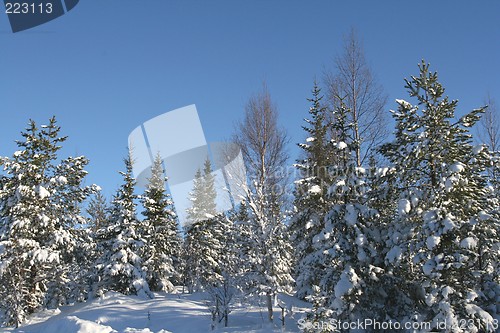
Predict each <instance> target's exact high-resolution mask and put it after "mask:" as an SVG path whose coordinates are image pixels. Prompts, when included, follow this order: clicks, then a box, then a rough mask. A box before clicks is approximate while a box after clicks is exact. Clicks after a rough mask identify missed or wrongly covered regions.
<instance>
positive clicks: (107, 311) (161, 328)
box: [0, 292, 308, 333]
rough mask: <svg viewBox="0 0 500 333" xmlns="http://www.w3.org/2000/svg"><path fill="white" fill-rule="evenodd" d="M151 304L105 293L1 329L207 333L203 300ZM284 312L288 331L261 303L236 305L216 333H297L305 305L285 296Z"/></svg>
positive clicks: (160, 297) (181, 297) (172, 298)
mask: <svg viewBox="0 0 500 333" xmlns="http://www.w3.org/2000/svg"><path fill="white" fill-rule="evenodd" d="M155 296H156V297H155V298H154V299H147V298H141V297H137V296H124V295H122V294H119V293H115V292H112V293H108V294H106V295H105V296H104V297H103V298H99V299H95V300H92V301H88V302H85V303H80V304H75V305H72V306H66V307H62V308H61V309H58V310H50V311H43V312H40V313H38V314H35V315H33V316H31V317H30V318H29V320H28V321H27V322H26V323H25V324H24V325H22V326H21V327H20V328H18V329H3V330H2V329H0V331H1V332H12V333H14V332H15V333H59V332H61V333H73V332H75V333H76V332H78V333H108V332H124V333H125V332H127V333H139V332H140V333H150V332H154V333H167V332H174V333H177V332H186V333H195V332H211V331H212V330H211V325H210V324H211V320H210V313H209V311H208V307H207V305H206V304H207V303H206V300H205V299H206V295H204V294H201V293H197V294H182V293H173V294H164V293H163V294H162V293H160V294H155ZM280 301H282V302H284V303H285V304H286V306H287V307H288V309H289V310H291V311H289V313H288V314H287V316H286V326H285V328H284V330H282V328H281V320H280V317H281V310H280V308H279V307H276V308H275V314H274V316H275V319H274V322H275V323H274V325H273V326H270V325H269V324H268V323H267V322H266V321H267V311H266V308H265V306H264V304H265V303H264V302H262V304H261V305H260V306H259V304H258V302H256V304H255V305H254V306H248V305H246V306H243V305H242V304H238V303H237V304H235V306H234V308H233V310H232V312H231V314H230V315H229V326H228V327H227V328H224V327H218V328H216V330H215V332H283V331H285V332H299V329H298V326H297V321H298V320H299V319H300V318H301V317H302V316H303V313H304V311H305V310H306V308H307V306H308V305H307V304H306V303H304V302H302V301H300V300H297V299H296V298H293V297H289V296H284V295H283V296H280Z"/></svg>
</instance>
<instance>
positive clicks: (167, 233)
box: [0, 34, 500, 332]
mask: <svg viewBox="0 0 500 333" xmlns="http://www.w3.org/2000/svg"><path fill="white" fill-rule="evenodd" d="M324 85H325V87H326V89H322V87H320V84H319V83H318V82H314V84H313V88H312V96H311V97H310V98H309V99H308V101H309V102H310V108H309V110H307V117H306V118H305V120H304V125H303V130H304V133H305V135H306V139H305V140H304V142H303V143H299V145H298V146H299V147H300V150H301V155H300V158H299V159H297V161H296V163H295V164H294V165H293V167H294V169H295V170H296V175H297V176H296V177H290V178H286V177H283V172H282V170H283V169H284V168H286V166H287V165H288V155H287V152H286V146H287V144H288V141H289V140H288V137H287V135H286V132H285V130H284V129H283V128H282V127H280V126H279V123H278V112H277V107H276V105H275V104H274V103H273V101H272V99H271V96H270V94H269V91H268V90H267V88H266V87H264V88H263V89H262V92H260V93H259V94H256V95H254V96H253V97H251V98H250V100H249V102H248V104H247V106H246V108H245V112H244V117H243V119H242V120H241V122H240V123H239V124H238V125H237V126H236V130H235V134H234V137H233V138H232V141H233V142H235V143H237V145H238V146H239V147H240V149H241V153H242V156H243V160H244V162H245V167H246V169H247V175H246V178H245V179H241V180H240V186H241V188H242V190H243V191H242V192H243V193H244V195H243V198H242V202H241V204H239V205H237V206H236V207H234V209H232V210H231V211H229V212H218V211H217V209H216V202H215V197H216V191H215V188H214V177H213V175H212V168H211V163H210V160H207V162H206V163H205V165H204V166H203V168H202V169H200V170H199V171H198V172H197V174H196V175H195V180H194V184H193V190H192V192H191V194H190V199H191V202H192V205H191V207H190V208H189V209H188V211H187V216H188V218H187V219H188V223H187V224H186V226H184V229H183V230H182V232H180V230H181V229H180V227H179V225H178V221H177V217H176V214H175V210H174V208H173V203H172V200H171V198H170V196H169V195H168V193H167V192H166V191H165V178H164V170H163V166H162V161H161V157H160V156H157V157H156V158H155V161H154V163H153V166H152V172H151V177H150V179H149V184H148V186H147V188H146V190H145V191H144V193H142V194H141V195H137V194H136V191H135V180H134V178H133V175H132V160H133V158H132V156H127V158H125V160H124V166H125V167H124V169H125V171H124V172H121V175H122V177H123V181H122V184H121V185H120V187H119V188H118V190H117V192H116V194H115V195H114V196H113V198H112V200H111V202H110V204H108V203H107V202H106V200H105V198H104V197H103V196H102V195H101V194H100V192H99V188H98V187H97V186H95V185H93V186H85V185H84V179H85V176H86V174H87V172H86V171H85V166H86V165H87V164H88V160H87V159H86V158H85V157H83V156H81V157H76V158H73V157H70V158H67V159H63V160H59V157H58V155H57V153H58V151H59V149H60V148H61V146H60V145H61V144H62V143H63V142H64V141H65V140H66V137H63V136H61V135H60V128H59V126H58V125H57V123H56V120H55V118H52V119H50V121H49V124H48V125H44V126H41V127H40V128H38V127H37V125H36V124H35V122H33V121H31V122H30V123H29V126H28V128H27V129H26V130H25V131H24V132H22V137H23V140H20V141H18V146H19V150H18V151H17V152H15V153H14V154H13V156H12V157H1V158H0V165H2V167H3V168H4V174H3V175H1V176H0V282H1V283H0V296H1V297H0V308H1V309H2V310H3V311H4V321H5V323H6V324H7V325H15V326H17V325H19V324H20V323H22V322H23V321H24V320H25V319H26V317H27V316H28V315H29V314H31V313H33V312H35V311H38V310H40V309H43V308H53V307H57V306H59V305H62V304H67V303H71V302H77V301H83V300H85V299H87V298H89V297H98V296H101V295H103V294H104V293H106V292H108V291H117V292H121V293H124V294H138V295H143V296H146V297H154V292H159V291H166V292H169V291H172V290H173V288H174V286H175V285H182V286H185V287H186V288H188V290H189V291H190V292H195V291H204V292H206V293H207V295H208V296H209V308H210V311H211V313H212V322H213V327H215V326H216V325H219V324H224V325H228V320H229V313H230V311H231V305H232V300H233V299H234V297H235V295H247V296H255V297H263V299H264V300H265V302H266V307H267V310H268V316H267V317H268V321H269V322H273V321H274V318H273V305H275V304H277V305H280V304H279V302H277V295H278V294H279V293H293V294H295V295H296V296H297V297H299V298H301V299H304V300H307V301H309V302H311V303H312V309H311V311H309V312H308V313H307V320H309V321H310V322H311V323H314V322H318V321H328V320H329V319H330V318H337V319H340V320H343V321H355V320H357V319H363V318H371V319H376V320H378V321H389V320H390V321H398V322H431V323H432V325H433V327H438V324H439V323H441V322H444V321H446V323H447V328H446V331H447V332H455V331H460V330H457V329H456V328H457V327H460V325H459V323H460V320H469V321H468V322H467V323H468V326H467V327H466V329H465V330H464V331H468V332H471V331H476V332H493V331H495V329H496V327H497V326H495V325H497V321H496V319H495V317H496V316H498V309H497V307H498V299H499V295H500V288H499V275H500V274H499V266H498V259H497V258H498V254H499V252H500V242H499V238H498V232H499V222H500V204H499V193H500V192H499V190H500V189H499V175H500V170H499V166H500V152H499V150H498V142H499V141H498V139H499V127H498V118H497V113H496V109H495V108H494V106H493V105H490V108H486V107H483V108H478V109H475V110H472V111H471V112H470V113H468V114H466V115H464V116H462V117H460V118H458V119H457V118H456V116H455V110H456V108H457V105H458V102H457V101H456V100H450V99H449V98H448V97H446V95H445V94H444V87H443V86H442V85H441V83H440V82H439V81H438V76H437V73H436V72H433V71H431V69H430V66H429V64H427V63H426V62H424V61H422V63H421V64H420V65H419V74H418V75H415V76H411V77H410V79H407V80H405V87H406V89H407V90H408V93H409V96H410V98H411V99H413V100H415V102H414V103H413V104H412V103H410V102H407V101H406V100H403V99H398V100H396V103H397V110H394V111H391V113H392V117H393V119H394V122H395V131H394V138H393V139H392V141H390V142H387V130H386V127H385V126H384V124H385V123H386V122H387V119H385V111H384V109H385V104H386V97H385V95H384V93H383V90H382V88H381V86H380V85H378V83H377V82H376V80H375V79H374V76H373V74H372V73H371V71H370V69H369V67H368V66H367V64H366V62H365V60H364V56H363V52H362V49H361V46H360V45H359V42H358V41H357V39H356V38H355V36H354V35H352V34H351V35H350V36H349V38H347V39H346V43H345V50H344V54H343V55H342V56H340V57H339V58H337V60H336V70H335V71H332V72H331V73H326V75H325V79H324ZM323 90H324V91H326V94H323V92H322V91H323ZM476 124H477V125H479V126H483V128H484V129H485V130H484V131H482V134H483V137H482V140H483V142H484V143H483V144H479V143H477V142H475V141H474V136H473V134H472V128H474V126H475V125H476ZM278 174H279V176H278ZM290 181H293V184H294V192H293V195H291V196H290V193H286V192H285V191H283V190H282V189H284V188H286V186H284V185H286V184H288V183H290ZM282 185H283V186H282ZM290 197H292V198H291V199H290ZM87 201H89V203H88V205H87V212H85V211H83V208H82V207H83V206H84V203H85V202H87ZM290 201H291V202H290ZM138 202H140V203H141V206H142V207H143V211H142V212H141V213H142V215H143V216H144V218H142V219H139V218H138V216H137V215H138V214H137V203H138ZM86 213H87V214H86ZM440 327H442V326H440ZM323 328H324V327H323ZM325 330H328V328H325ZM311 331H314V328H313V326H311Z"/></svg>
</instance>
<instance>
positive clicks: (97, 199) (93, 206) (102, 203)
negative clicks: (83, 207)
mask: <svg viewBox="0 0 500 333" xmlns="http://www.w3.org/2000/svg"><path fill="white" fill-rule="evenodd" d="M108 211H109V207H108V203H107V201H106V198H105V197H104V195H103V194H102V193H101V191H99V192H97V193H96V194H95V195H93V196H92V197H91V198H90V201H89V204H88V206H87V214H88V215H89V219H88V223H89V224H90V225H91V226H92V229H93V230H94V231H97V230H98V229H99V228H101V227H103V226H104V225H105V224H106V223H107V222H108V221H109V217H108Z"/></svg>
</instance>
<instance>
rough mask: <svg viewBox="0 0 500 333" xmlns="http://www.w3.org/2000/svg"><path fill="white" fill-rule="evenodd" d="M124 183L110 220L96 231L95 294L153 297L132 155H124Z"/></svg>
mask: <svg viewBox="0 0 500 333" xmlns="http://www.w3.org/2000/svg"><path fill="white" fill-rule="evenodd" d="M124 162H125V172H120V174H121V175H122V176H123V184H122V185H121V186H120V188H119V189H118V191H117V193H116V194H115V196H114V197H113V200H112V202H111V211H110V221H109V224H107V225H104V226H102V227H101V228H99V230H98V231H97V233H96V242H97V252H98V253H99V257H98V259H97V261H96V264H95V270H96V272H95V276H94V279H95V284H94V294H95V295H98V296H101V295H103V294H104V293H106V292H107V291H117V292H120V293H122V294H125V295H130V294H137V295H147V296H149V297H153V294H152V293H151V291H150V290H149V285H148V283H147V281H146V273H145V272H144V271H143V270H142V265H143V261H144V260H143V258H141V254H142V251H143V247H144V240H143V239H141V238H140V234H139V232H138V227H139V221H138V220H137V217H136V203H135V200H136V199H137V196H136V195H135V194H134V187H135V183H136V182H135V179H134V178H133V176H132V157H131V155H130V154H129V155H128V156H127V158H125V159H124Z"/></svg>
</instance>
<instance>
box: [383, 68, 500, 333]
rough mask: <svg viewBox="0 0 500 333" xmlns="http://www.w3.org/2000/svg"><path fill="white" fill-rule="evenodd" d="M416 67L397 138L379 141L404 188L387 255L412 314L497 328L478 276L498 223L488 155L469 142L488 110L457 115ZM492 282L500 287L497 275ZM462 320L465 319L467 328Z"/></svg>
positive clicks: (486, 271) (472, 327)
mask: <svg viewBox="0 0 500 333" xmlns="http://www.w3.org/2000/svg"><path fill="white" fill-rule="evenodd" d="M419 68H420V75H419V76H412V78H411V80H406V88H407V89H408V91H409V93H410V96H411V97H415V98H416V99H417V100H418V104H417V105H415V106H414V105H412V104H410V103H408V102H406V101H404V100H397V102H398V104H399V107H398V110H397V111H395V112H394V111H393V117H394V119H395V121H396V133H395V136H396V139H395V141H394V142H392V143H390V144H386V145H384V146H382V148H381V152H382V153H383V154H384V155H385V157H386V158H387V159H388V160H389V161H390V162H391V163H392V164H393V166H394V167H395V169H396V174H397V176H398V179H397V181H398V183H397V185H398V187H399V189H400V194H399V202H398V217H397V218H396V219H395V221H394V225H393V228H392V231H393V232H392V234H391V235H389V238H388V246H390V250H389V251H388V253H387V255H386V261H387V264H388V265H389V267H392V269H391V270H390V273H391V274H394V275H396V276H398V277H399V278H400V282H401V285H400V286H401V289H403V290H407V293H406V294H407V300H409V301H410V302H412V304H413V311H414V312H413V313H407V314H406V315H407V317H409V316H414V315H415V314H417V320H419V321H432V322H433V324H434V327H436V325H437V323H438V322H440V323H441V324H442V323H443V322H444V321H445V320H446V324H447V327H446V329H445V330H443V331H446V332H462V331H463V332H465V331H467V332H479V331H481V332H493V331H494V328H493V326H492V316H491V315H490V314H489V313H488V312H486V311H484V310H486V309H491V308H492V307H494V304H490V305H491V306H488V305H487V304H484V301H485V300H488V299H489V300H490V302H495V299H491V298H485V297H484V295H482V294H483V292H482V291H481V286H482V283H481V280H482V279H484V278H485V277H488V276H490V275H491V267H492V266H494V265H493V264H494V261H496V260H497V259H495V257H491V254H492V253H494V247H495V246H498V245H495V244H498V230H499V228H498V220H495V219H493V218H491V216H490V215H488V214H487V212H488V211H491V208H492V207H491V201H489V200H488V190H487V186H486V185H487V184H486V183H487V182H486V179H485V176H484V175H485V172H484V171H485V166H486V165H487V163H488V155H487V153H486V150H485V149H483V147H482V146H476V147H474V146H473V145H472V139H471V135H470V134H469V131H470V130H469V129H470V127H471V126H473V125H474V124H475V123H476V122H477V121H478V120H479V118H480V115H481V113H482V112H483V109H477V110H473V111H472V112H471V113H469V114H467V115H465V116H463V117H462V118H460V119H459V120H455V119H454V116H455V109H456V106H457V101H450V100H449V99H448V98H447V97H443V94H444V88H443V86H442V85H441V84H440V83H439V82H438V77H437V73H432V72H430V71H429V65H428V64H426V63H425V62H422V63H421V64H420V65H419ZM490 280H491V279H490ZM405 281H406V283H403V282H405ZM492 283H494V284H496V285H497V286H498V280H497V281H496V282H492ZM496 289H498V288H496ZM395 306H397V305H395ZM399 319H400V320H401V319H404V318H399ZM460 319H463V320H467V323H468V325H467V327H466V328H464V329H462V330H461V329H460V328H459V327H460V325H459V323H460V322H459V320H460ZM453 327H455V328H453ZM457 327H458V328H457Z"/></svg>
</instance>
